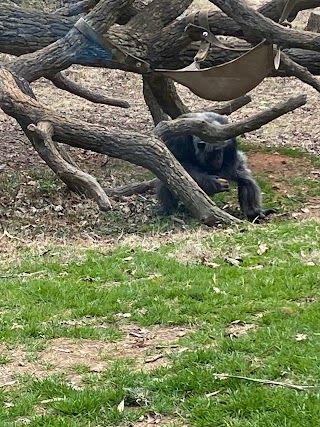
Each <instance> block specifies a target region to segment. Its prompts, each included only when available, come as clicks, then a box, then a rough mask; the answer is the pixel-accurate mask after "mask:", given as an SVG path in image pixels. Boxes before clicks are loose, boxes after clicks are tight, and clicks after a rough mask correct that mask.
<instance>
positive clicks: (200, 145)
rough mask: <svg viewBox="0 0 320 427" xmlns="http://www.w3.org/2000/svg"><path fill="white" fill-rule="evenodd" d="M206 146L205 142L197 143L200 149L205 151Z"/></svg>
mask: <svg viewBox="0 0 320 427" xmlns="http://www.w3.org/2000/svg"><path fill="white" fill-rule="evenodd" d="M205 146H206V143H205V142H198V143H197V147H198V150H201V151H203V150H204V147H205Z"/></svg>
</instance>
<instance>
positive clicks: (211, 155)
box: [156, 112, 275, 220]
mask: <svg viewBox="0 0 320 427" xmlns="http://www.w3.org/2000/svg"><path fill="white" fill-rule="evenodd" d="M179 118H197V119H201V120H206V121H207V122H209V123H212V124H215V125H224V124H227V123H228V119H227V118H226V117H224V116H221V115H220V114H216V113H212V112H203V113H188V114H183V115H181V116H180V117H179ZM165 143H166V145H167V147H168V148H169V150H170V151H171V152H172V154H173V155H174V156H175V157H176V159H177V160H178V161H179V162H180V163H181V164H182V166H183V167H184V168H185V169H186V171H187V172H188V173H189V175H191V176H192V178H193V179H194V180H195V181H196V182H197V183H198V185H199V186H200V187H201V188H202V190H203V191H205V192H206V193H207V194H208V195H209V196H213V195H214V194H216V193H220V192H222V191H229V181H235V182H237V184H238V198H239V203H240V208H241V210H242V212H243V213H244V214H245V215H246V216H247V218H248V219H250V220H253V219H255V218H257V217H258V218H264V217H265V216H267V215H269V214H271V213H274V212H275V209H263V208H262V206H261V191H260V188H259V186H258V184H257V183H256V181H255V180H254V178H253V177H252V175H251V171H250V170H249V169H248V167H247V163H246V157H245V155H244V154H243V153H242V152H241V151H238V149H237V141H236V139H235V138H233V139H230V140H228V141H225V143H224V144H223V146H222V148H221V147H220V148H217V147H216V146H215V144H210V143H206V142H204V141H201V139H200V138H198V137H196V136H192V135H188V136H174V137H170V138H169V139H168V140H166V141H165ZM156 192H157V197H158V200H159V202H160V205H159V207H158V208H157V209H156V213H157V214H159V215H165V214H168V213H170V212H172V211H174V210H175V209H176V208H177V206H178V200H177V199H176V198H175V196H174V195H173V194H172V193H171V191H170V190H169V189H168V187H166V186H165V185H164V184H163V183H162V182H161V181H159V183H158V184H157V186H156Z"/></svg>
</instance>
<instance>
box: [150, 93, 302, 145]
mask: <svg viewBox="0 0 320 427" xmlns="http://www.w3.org/2000/svg"><path fill="white" fill-rule="evenodd" d="M306 102H307V97H306V95H299V96H295V97H292V98H289V99H288V100H287V101H286V102H283V103H281V104H278V105H276V106H274V107H273V108H270V109H268V110H266V111H263V112H261V113H258V114H255V115H254V116H252V117H251V118H250V119H247V120H242V121H240V122H238V123H235V124H227V125H213V124H209V123H208V122H206V121H204V120H200V119H176V120H172V121H169V122H161V123H159V124H158V125H157V126H156V128H155V135H157V136H158V137H160V138H161V139H163V140H164V141H166V140H167V139H168V138H169V137H171V136H172V135H196V136H198V137H199V138H201V139H202V140H203V141H205V142H210V143H214V144H219V143H221V142H224V141H227V140H228V139H231V138H234V137H236V136H238V135H242V134H243V133H245V132H251V131H253V130H256V129H259V128H260V127H261V126H263V125H265V124H267V123H269V122H270V121H271V120H274V119H276V118H277V117H280V116H282V115H283V114H286V113H288V112H289V111H292V110H295V109H296V108H298V107H301V106H302V105H304V104H305V103H306Z"/></svg>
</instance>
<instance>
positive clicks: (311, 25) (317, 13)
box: [305, 9, 320, 33]
mask: <svg viewBox="0 0 320 427" xmlns="http://www.w3.org/2000/svg"><path fill="white" fill-rule="evenodd" d="M305 30H306V31H312V32H314V33H320V9H316V10H313V11H312V12H311V13H310V16H309V19H308V23H307V26H306V28H305Z"/></svg>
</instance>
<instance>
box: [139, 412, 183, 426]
mask: <svg viewBox="0 0 320 427" xmlns="http://www.w3.org/2000/svg"><path fill="white" fill-rule="evenodd" d="M152 425H157V426H159V427H173V426H175V427H177V426H180V427H188V426H187V425H186V424H185V423H182V422H181V421H180V420H179V419H178V418H174V417H169V416H167V415H161V414H158V413H152V412H151V413H148V414H147V415H146V416H144V417H142V418H141V421H139V422H138V423H136V424H133V425H131V427H148V426H152Z"/></svg>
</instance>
